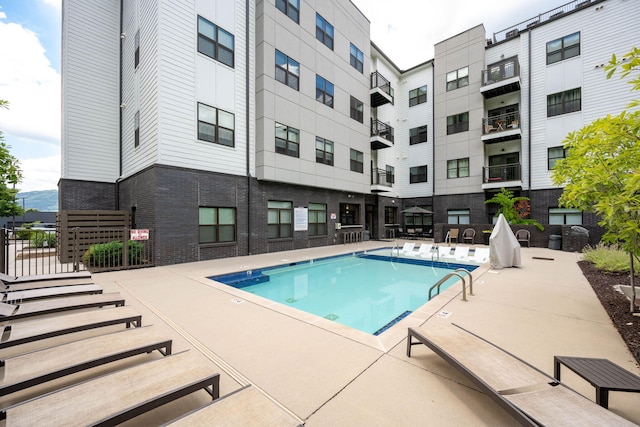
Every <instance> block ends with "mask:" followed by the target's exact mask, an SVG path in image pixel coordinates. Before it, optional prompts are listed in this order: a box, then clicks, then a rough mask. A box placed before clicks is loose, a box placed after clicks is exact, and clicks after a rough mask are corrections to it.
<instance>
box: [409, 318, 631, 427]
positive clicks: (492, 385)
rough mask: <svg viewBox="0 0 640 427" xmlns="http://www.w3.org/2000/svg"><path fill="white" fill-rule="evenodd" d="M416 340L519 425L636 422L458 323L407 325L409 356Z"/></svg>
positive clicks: (595, 424)
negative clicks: (472, 384)
mask: <svg viewBox="0 0 640 427" xmlns="http://www.w3.org/2000/svg"><path fill="white" fill-rule="evenodd" d="M414 339H416V340H417V342H414V341H413V340H414ZM417 344H424V345H426V346H427V347H429V348H430V349H431V350H433V351H434V352H435V353H436V354H437V355H438V356H440V357H442V358H443V359H445V360H446V361H447V362H449V363H450V364H451V365H452V366H453V367H455V368H456V369H458V370H459V371H460V372H462V373H463V374H464V375H465V376H466V377H467V378H468V379H469V380H470V381H472V382H473V383H474V384H475V385H476V386H478V387H479V388H480V389H481V391H482V392H483V393H485V394H487V395H488V396H489V397H491V398H492V399H493V400H494V401H495V402H496V403H497V404H498V405H500V406H501V407H502V408H503V409H504V410H506V411H507V412H508V413H509V414H510V415H511V416H512V417H514V418H515V419H516V420H517V421H518V422H520V423H521V424H522V425H531V426H539V425H553V426H578V425H579V426H587V425H589V426H602V425H607V426H610V425H629V426H632V425H635V424H633V423H631V422H629V421H627V420H625V419H624V418H622V417H620V416H619V415H616V414H614V413H613V412H609V411H607V410H606V409H604V408H603V407H601V406H599V405H598V404H596V403H594V402H592V401H590V400H589V399H587V398H585V397H584V396H582V395H580V394H578V393H576V392H575V391H573V390H571V389H569V388H567V387H566V386H564V385H563V384H560V383H559V382H558V381H556V380H555V379H554V378H553V377H551V376H550V375H547V374H545V373H544V372H542V371H540V370H539V369H536V368H535V367H533V366H531V365H529V364H528V363H527V362H525V361H524V360H522V359H519V358H517V357H516V356H514V355H513V354H511V353H508V352H507V351H505V350H503V349H501V348H500V347H498V346H496V345H494V344H492V343H490V342H489V341H486V340H484V339H482V338H480V337H479V336H477V335H475V334H473V333H471V332H469V331H467V330H465V329H463V328H461V327H459V326H457V325H441V326H437V325H425V326H423V327H420V328H409V331H408V337H407V356H408V357H411V347H412V346H413V345H417Z"/></svg>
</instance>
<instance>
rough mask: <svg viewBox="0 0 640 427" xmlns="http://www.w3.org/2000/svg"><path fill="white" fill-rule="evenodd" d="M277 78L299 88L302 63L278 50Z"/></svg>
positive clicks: (293, 87) (292, 87)
mask: <svg viewBox="0 0 640 427" xmlns="http://www.w3.org/2000/svg"><path fill="white" fill-rule="evenodd" d="M276 80H277V81H279V82H280V83H284V84H286V85H287V86H289V87H290V88H291V89H295V90H299V86H300V64H299V63H298V62H296V61H294V60H293V59H291V58H289V57H288V56H287V55H285V54H284V53H282V52H280V51H279V50H276Z"/></svg>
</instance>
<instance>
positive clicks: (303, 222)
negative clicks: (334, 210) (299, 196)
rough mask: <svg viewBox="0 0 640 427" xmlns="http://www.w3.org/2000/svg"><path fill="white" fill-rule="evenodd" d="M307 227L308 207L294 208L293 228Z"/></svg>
mask: <svg viewBox="0 0 640 427" xmlns="http://www.w3.org/2000/svg"><path fill="white" fill-rule="evenodd" d="M308 229H309V209H307V208H295V209H294V210H293V230H294V231H307V230H308Z"/></svg>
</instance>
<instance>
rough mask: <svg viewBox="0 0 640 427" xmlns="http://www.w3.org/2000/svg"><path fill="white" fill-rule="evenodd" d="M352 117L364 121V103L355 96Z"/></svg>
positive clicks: (352, 99) (352, 98)
mask: <svg viewBox="0 0 640 427" xmlns="http://www.w3.org/2000/svg"><path fill="white" fill-rule="evenodd" d="M350 111H351V118H352V119H353V120H357V121H359V122H360V123H364V104H363V103H362V102H360V101H358V100H357V99H356V98H354V97H353V96H352V97H351V108H350Z"/></svg>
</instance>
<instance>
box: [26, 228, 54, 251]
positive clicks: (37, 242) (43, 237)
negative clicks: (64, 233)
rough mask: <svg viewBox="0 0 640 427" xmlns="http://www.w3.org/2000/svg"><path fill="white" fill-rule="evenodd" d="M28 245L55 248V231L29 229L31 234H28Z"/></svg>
mask: <svg viewBox="0 0 640 427" xmlns="http://www.w3.org/2000/svg"><path fill="white" fill-rule="evenodd" d="M29 246H31V247H35V248H55V247H56V233H48V232H46V231H34V230H31V236H29Z"/></svg>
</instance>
